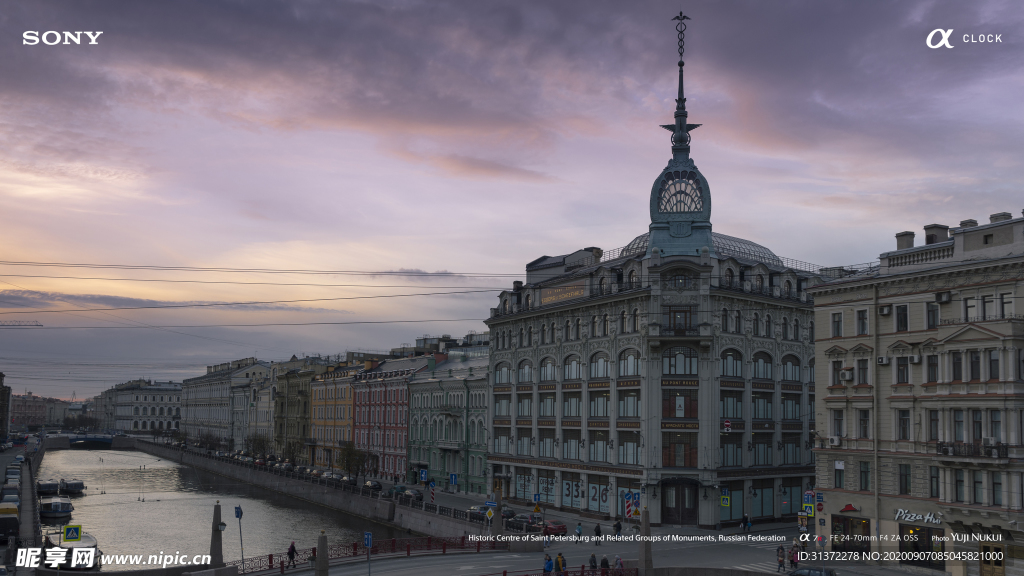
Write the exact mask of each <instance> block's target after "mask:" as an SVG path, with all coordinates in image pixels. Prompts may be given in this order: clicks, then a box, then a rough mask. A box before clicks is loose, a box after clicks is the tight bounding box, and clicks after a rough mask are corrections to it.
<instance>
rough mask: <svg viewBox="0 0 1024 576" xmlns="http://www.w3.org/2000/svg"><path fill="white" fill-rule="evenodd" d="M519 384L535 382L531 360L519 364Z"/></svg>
mask: <svg viewBox="0 0 1024 576" xmlns="http://www.w3.org/2000/svg"><path fill="white" fill-rule="evenodd" d="M517 376H518V382H533V365H532V364H530V361H529V360H523V361H522V362H520V363H519V374H517Z"/></svg>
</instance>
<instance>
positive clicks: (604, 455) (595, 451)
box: [589, 430, 608, 462]
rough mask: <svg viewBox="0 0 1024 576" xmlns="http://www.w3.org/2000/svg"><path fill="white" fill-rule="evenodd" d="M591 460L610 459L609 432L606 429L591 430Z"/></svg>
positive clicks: (604, 460)
mask: <svg viewBox="0 0 1024 576" xmlns="http://www.w3.org/2000/svg"><path fill="white" fill-rule="evenodd" d="M589 445H590V461H591V462H607V461H608V432H607V431H604V430H591V431H590V444H589Z"/></svg>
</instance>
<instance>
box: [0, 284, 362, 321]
mask: <svg viewBox="0 0 1024 576" xmlns="http://www.w3.org/2000/svg"><path fill="white" fill-rule="evenodd" d="M0 304H7V306H3V308H7V309H8V310H9V311H12V309H17V308H21V309H24V308H38V309H40V311H58V310H61V309H67V310H78V309H79V308H78V307H88V308H138V309H159V308H160V307H165V308H166V307H177V308H175V309H183V308H184V309H187V308H188V307H195V308H197V309H198V308H207V309H210V310H217V311H239V312H301V313H318V314H322V313H331V314H352V313H353V312H352V311H350V310H338V309H333V308H316V307H310V306H304V305H301V304H284V303H282V304H272V303H270V304H259V303H255V304H231V303H224V302H209V301H184V302H180V301H168V300H152V299H146V298H133V297H129V296H116V295H109V294H63V293H59V292H38V291H34V290H2V291H0ZM8 316H11V317H14V315H11V314H8ZM18 316H19V317H20V316H21V315H20V314H19V315H18Z"/></svg>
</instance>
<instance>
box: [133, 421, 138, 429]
mask: <svg viewBox="0 0 1024 576" xmlns="http://www.w3.org/2000/svg"><path fill="white" fill-rule="evenodd" d="M138 429H139V421H138V420H133V421H132V430H138Z"/></svg>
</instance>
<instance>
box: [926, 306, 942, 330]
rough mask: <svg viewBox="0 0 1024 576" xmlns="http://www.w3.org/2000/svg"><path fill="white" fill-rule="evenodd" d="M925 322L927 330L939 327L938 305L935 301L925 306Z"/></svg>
mask: <svg viewBox="0 0 1024 576" xmlns="http://www.w3.org/2000/svg"><path fill="white" fill-rule="evenodd" d="M925 322H926V323H927V328H928V329H929V330H934V329H935V328H938V327H939V305H938V304H937V303H935V302H929V303H928V304H927V306H925Z"/></svg>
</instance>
